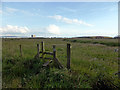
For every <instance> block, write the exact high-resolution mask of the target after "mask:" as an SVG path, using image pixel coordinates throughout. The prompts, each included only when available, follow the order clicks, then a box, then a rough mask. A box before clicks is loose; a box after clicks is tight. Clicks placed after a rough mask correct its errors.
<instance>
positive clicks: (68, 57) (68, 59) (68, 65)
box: [67, 44, 70, 70]
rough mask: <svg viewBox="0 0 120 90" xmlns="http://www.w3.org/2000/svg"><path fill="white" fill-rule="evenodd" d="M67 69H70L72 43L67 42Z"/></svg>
mask: <svg viewBox="0 0 120 90" xmlns="http://www.w3.org/2000/svg"><path fill="white" fill-rule="evenodd" d="M67 69H68V70H69V69H70V44H67Z"/></svg>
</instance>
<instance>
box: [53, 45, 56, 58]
mask: <svg viewBox="0 0 120 90" xmlns="http://www.w3.org/2000/svg"><path fill="white" fill-rule="evenodd" d="M55 58H56V49H55V45H53V60H55Z"/></svg>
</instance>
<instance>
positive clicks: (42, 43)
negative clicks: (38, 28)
mask: <svg viewBox="0 0 120 90" xmlns="http://www.w3.org/2000/svg"><path fill="white" fill-rule="evenodd" d="M41 52H42V58H43V56H44V42H43V41H42V42H41Z"/></svg>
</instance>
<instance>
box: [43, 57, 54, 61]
mask: <svg viewBox="0 0 120 90" xmlns="http://www.w3.org/2000/svg"><path fill="white" fill-rule="evenodd" d="M44 59H49V60H52V58H47V57H45V58H44Z"/></svg>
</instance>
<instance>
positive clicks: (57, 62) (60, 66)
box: [53, 45, 63, 69]
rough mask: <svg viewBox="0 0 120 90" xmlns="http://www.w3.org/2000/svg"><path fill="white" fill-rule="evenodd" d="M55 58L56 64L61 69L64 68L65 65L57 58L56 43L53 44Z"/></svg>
mask: <svg viewBox="0 0 120 90" xmlns="http://www.w3.org/2000/svg"><path fill="white" fill-rule="evenodd" d="M53 60H54V64H56V65H57V66H58V67H59V68H60V69H61V68H63V66H62V65H61V63H60V62H59V60H58V59H57V58H56V49H55V45H53Z"/></svg>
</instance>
